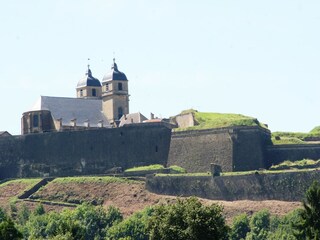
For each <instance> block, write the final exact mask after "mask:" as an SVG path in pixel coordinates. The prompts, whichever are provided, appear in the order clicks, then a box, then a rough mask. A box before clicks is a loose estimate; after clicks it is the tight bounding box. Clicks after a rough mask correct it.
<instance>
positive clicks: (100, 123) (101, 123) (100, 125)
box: [98, 120, 103, 128]
mask: <svg viewBox="0 0 320 240" xmlns="http://www.w3.org/2000/svg"><path fill="white" fill-rule="evenodd" d="M98 127H101V128H102V127H103V120H100V121H99V122H98Z"/></svg>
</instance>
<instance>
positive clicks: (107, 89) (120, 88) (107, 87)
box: [106, 83, 123, 91]
mask: <svg viewBox="0 0 320 240" xmlns="http://www.w3.org/2000/svg"><path fill="white" fill-rule="evenodd" d="M109 90H110V87H109V84H108V83H107V84H106V91H109ZM118 90H119V91H122V90H123V85H122V83H118Z"/></svg>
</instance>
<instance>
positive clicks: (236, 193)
mask: <svg viewBox="0 0 320 240" xmlns="http://www.w3.org/2000/svg"><path fill="white" fill-rule="evenodd" d="M319 178H320V171H319V170H314V171H297V172H286V173H268V174H259V173H257V174H251V175H234V176H219V177H212V176H183V175H181V176H157V175H156V176H147V180H146V188H147V189H148V190H149V191H151V192H154V193H157V194H166V195H174V196H183V197H188V196H198V197H201V198H207V199H212V200H226V201H235V200H258V201H261V200H280V201H301V200H302V199H303V198H304V194H305V191H306V190H307V189H308V187H309V186H310V185H311V184H312V182H313V181H318V180H319Z"/></svg>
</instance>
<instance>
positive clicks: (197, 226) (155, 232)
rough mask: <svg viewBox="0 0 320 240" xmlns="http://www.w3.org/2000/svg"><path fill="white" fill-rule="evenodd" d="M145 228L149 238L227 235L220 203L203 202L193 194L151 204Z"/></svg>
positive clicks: (224, 236) (217, 237)
mask: <svg viewBox="0 0 320 240" xmlns="http://www.w3.org/2000/svg"><path fill="white" fill-rule="evenodd" d="M148 229H149V230H150V239H154V240H157V239H162V240H166V239H175V240H179V239H181V240H182V239H228V230H229V229H228V227H227V226H226V224H225V219H224V217H223V216H222V207H221V206H219V205H216V204H213V205H211V206H204V205H202V204H201V203H200V201H199V200H198V199H197V198H188V199H185V200H181V199H178V201H177V202H176V203H175V204H172V205H160V206H157V207H155V209H154V213H153V215H152V216H151V218H150V221H149V225H148Z"/></svg>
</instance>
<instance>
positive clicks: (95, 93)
mask: <svg viewBox="0 0 320 240" xmlns="http://www.w3.org/2000/svg"><path fill="white" fill-rule="evenodd" d="M91 95H92V96H93V97H96V96H97V90H96V89H95V88H93V89H91ZM80 97H83V89H81V90H80Z"/></svg>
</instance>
